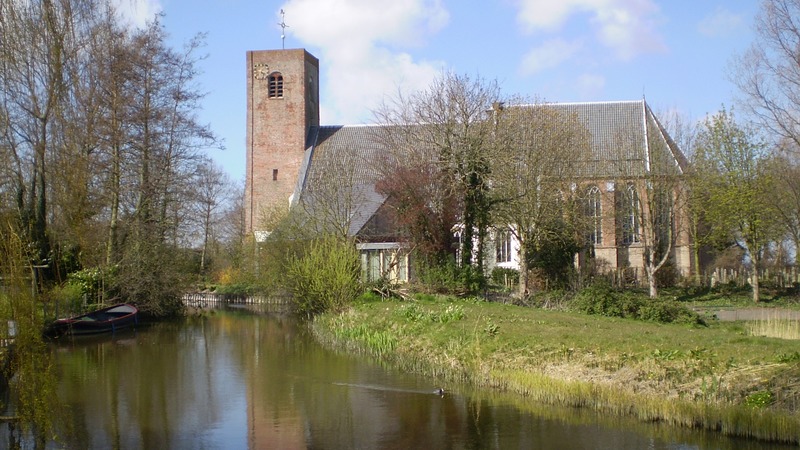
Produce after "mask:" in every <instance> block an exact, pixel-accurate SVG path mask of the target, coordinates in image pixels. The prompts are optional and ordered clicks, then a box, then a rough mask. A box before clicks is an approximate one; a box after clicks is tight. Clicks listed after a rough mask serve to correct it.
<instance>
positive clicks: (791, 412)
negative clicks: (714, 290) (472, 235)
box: [313, 296, 800, 443]
mask: <svg viewBox="0 0 800 450" xmlns="http://www.w3.org/2000/svg"><path fill="white" fill-rule="evenodd" d="M313 330H314V332H315V334H317V336H318V337H319V338H320V339H321V340H322V341H323V342H327V343H328V344H330V345H333V346H337V347H339V348H347V349H349V350H350V351H358V352H363V353H367V354H370V355H374V356H376V357H378V358H380V359H381V360H383V361H386V362H389V363H391V364H394V365H396V366H397V367H399V368H401V369H403V370H408V371H414V372H417V373H421V374H425V375H428V376H432V377H434V378H437V379H440V380H443V381H447V380H449V381H458V382H466V383H470V384H472V385H475V386H478V387H485V388H492V389H498V390H501V391H507V392H513V393H517V394H521V395H524V396H526V397H527V398H530V399H532V400H534V401H537V402H544V403H547V404H553V405H564V406H574V407H583V408H590V409H593V410H597V411H602V412H604V413H609V414H615V415H623V416H631V417H635V418H637V419H639V420H643V421H663V422H665V423H669V424H674V425H681V426H686V427H692V428H705V429H710V430H717V431H719V432H722V433H725V434H729V435H736V436H744V437H752V438H758V439H766V440H773V441H782V442H791V443H800V386H798V385H797V383H796V380H797V379H798V378H800V354H798V353H797V350H796V348H795V346H796V343H794V342H791V341H783V340H776V339H769V338H764V337H759V336H753V335H751V333H750V332H749V331H748V330H747V329H746V328H745V327H744V325H742V324H740V323H711V324H709V325H698V324H696V322H694V321H693V320H689V321H687V322H683V323H677V324H676V323H666V324H665V323H659V322H652V321H642V320H641V319H639V320H633V319H627V318H619V317H607V316H593V315H585V314H578V313H574V312H563V311H548V310H541V309H531V308H521V307H517V306H513V305H503V304H497V303H485V302H482V301H479V300H476V299H466V300H453V299H447V298H443V297H432V296H428V297H417V299H416V300H414V301H412V302H393V301H390V302H382V301H368V302H362V303H358V304H357V305H356V306H355V307H354V308H352V309H351V310H349V311H348V312H346V313H344V314H339V315H332V314H331V315H323V316H321V317H319V318H317V319H316V320H315V321H314V324H313Z"/></svg>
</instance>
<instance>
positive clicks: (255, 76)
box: [245, 49, 319, 233]
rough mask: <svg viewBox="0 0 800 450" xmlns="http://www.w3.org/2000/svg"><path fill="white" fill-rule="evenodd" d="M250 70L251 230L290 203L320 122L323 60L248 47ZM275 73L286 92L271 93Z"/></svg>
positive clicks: (302, 52) (247, 190) (248, 214)
mask: <svg viewBox="0 0 800 450" xmlns="http://www.w3.org/2000/svg"><path fill="white" fill-rule="evenodd" d="M246 72H247V73H246V76H247V141H246V153H247V168H246V175H245V182H246V186H245V226H246V228H247V232H248V233H249V232H252V231H254V230H264V229H267V228H268V225H267V219H268V217H267V216H268V215H269V214H270V211H273V210H274V209H275V208H284V207H286V206H288V204H289V197H290V196H291V195H292V193H293V191H294V188H295V185H296V183H297V175H298V173H299V170H300V165H301V164H302V161H303V153H304V151H305V147H306V137H307V135H308V132H309V129H310V128H311V127H313V126H319V61H318V60H317V58H315V57H314V56H313V55H311V54H310V53H308V52H306V51H305V50H302V49H295V50H259V51H249V52H247V70H246ZM277 74H280V75H281V76H282V92H281V93H282V95H274V96H272V97H271V96H270V90H269V85H270V79H269V77H270V76H271V75H277ZM273 87H274V86H273ZM279 92H280V91H279Z"/></svg>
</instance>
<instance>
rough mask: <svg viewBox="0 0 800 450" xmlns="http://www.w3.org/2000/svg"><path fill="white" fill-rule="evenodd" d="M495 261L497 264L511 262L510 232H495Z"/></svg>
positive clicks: (503, 230) (504, 229) (500, 230)
mask: <svg viewBox="0 0 800 450" xmlns="http://www.w3.org/2000/svg"><path fill="white" fill-rule="evenodd" d="M494 247H495V261H497V262H499V263H507V262H511V232H510V231H509V230H508V229H506V228H502V229H499V230H497V233H496V234H495V237H494Z"/></svg>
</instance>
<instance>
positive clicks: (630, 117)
mask: <svg viewBox="0 0 800 450" xmlns="http://www.w3.org/2000/svg"><path fill="white" fill-rule="evenodd" d="M549 106H551V107H553V108H557V109H559V110H561V111H563V112H564V113H565V114H567V115H569V116H570V117H572V118H574V119H575V120H577V121H578V122H579V123H580V124H582V125H583V126H584V127H586V129H587V130H588V131H589V134H590V147H591V149H590V152H589V154H588V157H587V158H586V160H584V161H581V162H580V163H579V164H578V165H577V166H578V168H577V170H578V172H579V176H580V177H584V178H591V179H618V178H634V177H640V176H643V175H645V173H646V171H647V170H650V171H651V172H655V171H668V172H669V173H676V171H677V172H682V171H683V170H684V169H685V166H686V158H685V157H684V156H683V154H682V153H681V151H680V150H679V149H678V148H677V146H676V145H675V144H674V143H673V142H672V140H671V139H669V137H668V135H667V133H666V131H665V130H664V128H663V127H662V126H661V124H660V123H659V122H658V120H657V119H656V117H655V115H654V114H653V113H652V111H651V110H650V108H649V106H648V105H647V103H646V102H645V101H644V100H639V101H622V102H598V103H552V104H549ZM517 107H524V106H517ZM381 130H382V127H381V126H380V125H372V126H363V125H354V126H324V127H317V128H314V129H312V130H311V132H310V134H309V139H308V141H309V142H308V145H307V150H306V160H305V162H304V164H303V168H302V170H301V175H300V180H299V182H298V190H299V191H300V192H301V195H300V197H299V198H300V199H305V201H307V202H311V203H313V202H314V201H313V200H311V199H312V198H314V195H313V193H314V192H317V193H319V192H321V191H323V190H324V189H326V186H327V189H328V190H331V189H332V188H335V189H334V190H336V189H338V190H336V192H338V194H337V195H341V196H349V197H350V200H351V201H350V202H343V203H341V204H343V205H344V204H347V206H343V208H347V209H349V211H347V213H346V214H343V215H342V216H343V217H344V216H346V217H348V218H349V220H350V223H349V229H350V233H351V235H355V234H357V233H358V232H359V231H360V230H361V229H362V227H363V226H364V225H365V224H366V223H367V221H368V220H369V219H370V217H372V215H373V214H375V212H376V211H377V210H378V208H379V207H380V206H381V205H382V204H383V202H384V201H385V197H384V196H383V195H381V194H378V193H377V192H376V191H375V183H376V182H377V180H378V178H379V168H380V165H381V164H382V158H383V156H384V154H385V151H384V150H383V145H382V144H381V142H380V139H379V138H378V136H379V133H380V131H381ZM656 162H657V163H656ZM346 186H349V188H345V187H346ZM295 197H297V196H295ZM317 198H319V197H317ZM317 201H321V200H317Z"/></svg>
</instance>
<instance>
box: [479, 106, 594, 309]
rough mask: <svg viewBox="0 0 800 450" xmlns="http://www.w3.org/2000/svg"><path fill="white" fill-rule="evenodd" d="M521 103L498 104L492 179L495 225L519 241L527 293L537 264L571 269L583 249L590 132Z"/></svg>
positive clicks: (551, 110) (550, 111) (554, 113)
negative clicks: (581, 196) (579, 196)
mask: <svg viewBox="0 0 800 450" xmlns="http://www.w3.org/2000/svg"><path fill="white" fill-rule="evenodd" d="M515 103H518V104H517V105H510V106H507V107H504V106H502V105H500V104H496V105H495V109H494V111H493V113H494V117H493V119H494V124H495V134H494V139H493V141H494V148H493V151H492V158H491V161H492V163H491V173H492V176H491V183H492V196H493V199H494V208H493V217H494V223H495V224H497V226H498V227H501V228H506V227H507V228H508V230H509V232H510V233H511V234H512V235H513V236H515V237H516V240H517V242H518V244H519V271H520V283H519V290H520V295H521V296H525V295H527V293H528V291H529V289H530V283H529V271H530V269H531V265H532V264H536V262H538V263H539V264H537V266H539V267H540V268H542V269H543V270H559V269H560V270H565V269H566V268H567V267H569V266H570V265H571V263H572V261H573V257H574V254H575V252H576V251H577V250H578V249H579V248H580V247H581V245H580V244H581V243H579V241H578V239H579V238H578V236H580V235H581V234H582V233H580V231H579V228H580V227H579V226H578V223H576V221H575V219H576V218H577V216H575V215H574V214H573V213H574V211H575V208H574V200H575V195H574V192H573V191H574V186H575V185H576V183H577V182H578V170H577V165H578V164H579V161H581V160H584V159H586V155H587V154H588V152H589V134H588V130H586V128H585V127H584V126H583V125H582V124H581V123H580V122H579V121H578V120H577V118H576V117H574V116H573V115H570V114H567V113H565V112H563V111H559V110H558V109H556V108H553V107H552V106H548V105H547V104H545V103H539V102H534V103H528V102H521V101H516V102H515ZM520 103H521V104H520Z"/></svg>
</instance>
